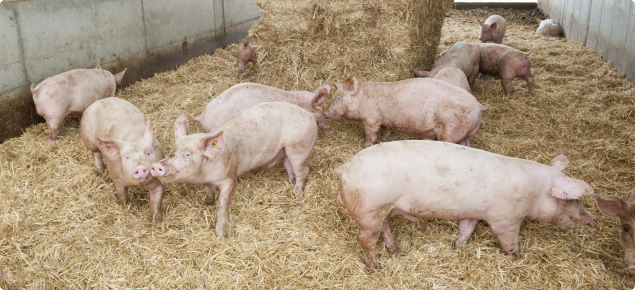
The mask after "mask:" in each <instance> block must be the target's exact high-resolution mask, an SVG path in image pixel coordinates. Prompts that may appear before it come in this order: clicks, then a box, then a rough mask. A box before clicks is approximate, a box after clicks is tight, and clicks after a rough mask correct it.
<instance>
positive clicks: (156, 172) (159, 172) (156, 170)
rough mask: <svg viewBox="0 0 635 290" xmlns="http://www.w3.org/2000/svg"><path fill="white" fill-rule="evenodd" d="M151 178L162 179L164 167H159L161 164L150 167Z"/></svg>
mask: <svg viewBox="0 0 635 290" xmlns="http://www.w3.org/2000/svg"><path fill="white" fill-rule="evenodd" d="M151 171H152V176H154V177H162V176H163V175H165V167H163V165H161V163H154V164H152V167H151Z"/></svg>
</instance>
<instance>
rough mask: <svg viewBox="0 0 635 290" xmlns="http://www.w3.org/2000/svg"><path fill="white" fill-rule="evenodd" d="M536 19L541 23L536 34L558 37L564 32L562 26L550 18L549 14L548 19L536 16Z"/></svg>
mask: <svg viewBox="0 0 635 290" xmlns="http://www.w3.org/2000/svg"><path fill="white" fill-rule="evenodd" d="M536 21H537V22H538V24H539V25H538V29H536V34H544V35H547V36H553V37H558V36H560V34H561V33H562V28H560V25H558V23H556V22H555V21H553V20H552V19H551V18H549V15H547V19H544V20H543V19H540V18H536Z"/></svg>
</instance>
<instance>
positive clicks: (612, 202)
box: [595, 193, 635, 274]
mask: <svg viewBox="0 0 635 290" xmlns="http://www.w3.org/2000/svg"><path fill="white" fill-rule="evenodd" d="M595 197H596V198H597V203H598V207H600V210H602V212H603V213H605V214H606V215H608V216H616V217H619V218H620V223H621V224H622V226H621V228H620V238H619V242H620V245H622V248H623V249H624V251H625V253H624V260H625V261H626V265H628V272H630V273H631V274H635V235H634V234H633V233H634V232H635V193H633V195H632V196H631V198H630V199H629V200H628V201H626V202H625V201H623V200H621V199H619V198H615V197H608V196H607V197H604V196H600V195H595Z"/></svg>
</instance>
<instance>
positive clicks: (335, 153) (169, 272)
mask: <svg viewBox="0 0 635 290" xmlns="http://www.w3.org/2000/svg"><path fill="white" fill-rule="evenodd" d="M449 14H450V17H448V18H446V19H445V24H444V27H443V30H442V36H441V42H440V46H439V48H438V50H437V53H438V52H441V51H443V50H445V49H447V48H449V47H450V46H451V45H452V44H454V43H455V42H456V41H469V42H476V41H477V35H478V29H479V27H478V25H477V24H476V22H475V16H480V17H481V18H484V17H485V18H486V17H487V16H488V15H491V14H499V15H502V16H503V17H505V18H506V19H507V20H508V26H507V29H508V31H507V33H506V35H507V38H506V39H505V44H508V45H510V46H513V47H516V48H518V49H520V50H522V51H528V50H531V51H532V54H531V56H530V59H531V61H532V71H533V73H534V75H535V77H536V83H535V91H534V93H533V95H530V94H529V93H528V91H527V87H526V84H525V82H524V81H520V80H515V81H514V86H515V88H516V90H515V91H514V93H513V94H510V95H506V94H504V92H503V89H502V87H501V86H500V82H499V81H497V80H493V79H486V80H477V81H476V84H475V86H474V87H473V90H472V92H473V94H474V96H475V97H476V98H477V99H478V100H479V101H480V102H482V103H484V102H485V101H486V100H489V101H490V103H491V107H490V109H489V110H488V111H486V112H485V113H484V114H483V120H482V122H481V129H480V131H479V132H478V133H477V134H476V136H475V138H474V139H473V142H472V145H473V146H474V147H475V148H480V149H484V150H488V151H492V152H495V153H499V154H504V155H508V156H513V157H519V158H526V159H530V160H535V161H538V162H543V163H546V162H548V161H549V160H551V158H553V157H554V156H556V155H558V154H561V153H562V154H565V155H567V157H568V158H569V160H570V161H571V163H570V164H569V167H568V168H567V169H566V171H565V173H566V174H567V175H569V176H571V177H574V178H579V179H582V180H585V181H587V182H589V183H590V184H591V185H592V186H593V188H594V189H595V190H596V192H597V193H598V194H602V195H609V196H616V197H621V198H627V197H628V196H629V195H630V193H631V191H632V184H633V181H634V177H635V175H634V172H633V169H632V168H633V165H634V162H633V156H632V154H633V153H632V152H633V151H634V150H635V148H634V147H635V146H634V144H633V140H635V126H634V123H635V122H634V118H635V114H633V111H634V110H635V87H634V86H633V84H632V83H630V82H629V81H628V80H627V79H626V78H625V77H624V76H623V75H622V74H620V73H619V72H618V71H617V70H616V69H615V68H613V67H612V66H611V65H610V64H608V63H605V62H603V61H602V59H601V57H600V55H598V54H597V53H595V52H593V51H591V50H589V49H587V48H585V47H583V46H580V45H579V44H577V43H574V42H570V41H567V40H566V39H564V38H552V37H545V36H539V35H536V34H535V30H536V27H537V24H534V22H533V18H534V17H535V16H538V17H543V15H540V14H539V12H538V10H499V9H496V10H494V9H489V10H471V11H455V10H450V12H449ZM356 29H357V27H356ZM322 48H323V47H312V46H307V47H303V49H304V51H307V53H310V54H311V55H315V54H317V52H316V51H315V50H320V49H322ZM236 50H237V46H236V45H232V46H230V47H228V48H226V49H219V50H216V51H215V52H214V54H212V55H207V56H202V57H199V58H196V59H192V60H191V61H189V62H188V63H187V64H186V65H183V66H181V67H179V68H178V69H176V70H174V71H169V72H165V73H161V74H157V75H156V76H155V77H153V78H150V79H147V80H143V81H140V82H138V83H136V84H134V85H132V86H130V87H129V88H126V89H124V90H121V91H119V92H118V93H117V96H118V97H121V98H124V99H127V100H129V101H131V102H132V103H133V104H135V105H136V106H138V107H139V108H140V109H141V110H142V111H143V112H144V113H146V114H147V115H148V116H149V117H150V118H151V119H152V121H153V125H154V132H155V134H156V136H157V138H158V139H159V141H160V142H161V143H162V144H163V145H164V147H165V148H166V151H168V153H169V152H170V151H171V150H172V144H173V136H172V135H173V133H172V123H173V122H174V120H175V118H176V117H177V116H178V115H179V114H181V113H184V114H187V115H189V114H191V113H195V114H198V113H200V112H201V111H202V110H203V108H204V106H205V105H206V104H207V103H208V102H209V101H210V100H212V99H213V98H214V97H215V96H218V95H219V94H220V93H221V92H223V91H224V90H225V89H227V88H229V87H231V86H232V85H234V84H236V83H237V81H238V80H237V79H236V66H235V65H236V59H235V56H236ZM266 58H267V57H265V59H266ZM332 58H335V57H332ZM298 59H300V58H298ZM283 64H284V65H280V67H279V69H280V70H286V69H287V68H289V67H288V66H287V65H286V64H288V62H283ZM267 65H268V66H269V67H270V68H268V69H267V70H264V69H265V68H266V66H265V65H264V64H263V67H262V69H261V70H260V72H259V74H258V75H255V74H254V72H253V71H251V68H252V66H251V65H248V66H249V67H248V69H247V74H246V75H245V77H244V78H243V80H242V81H243V82H259V83H267V84H270V85H273V86H277V87H283V88H297V89H301V90H313V89H314V88H315V87H316V86H317V85H318V84H320V83H322V82H327V81H329V80H327V79H307V81H306V82H305V81H304V80H303V79H301V78H300V81H298V79H296V78H287V77H280V78H279V79H275V78H273V76H270V75H267V74H266V73H268V74H273V75H275V76H282V74H275V73H274V71H273V68H274V67H275V65H276V64H275V63H270V64H267ZM303 65H304V66H303V67H302V70H301V72H307V71H320V70H322V69H323V68H322V67H323V66H325V65H328V63H326V64H325V63H314V64H309V63H306V62H305V63H304V64H303ZM360 65H367V64H365V63H361V64H360ZM385 65H386V66H387V70H388V71H393V72H395V71H397V70H396V69H391V68H390V67H388V63H387V64H385ZM397 65H399V64H395V66H397ZM418 68H425V67H418ZM353 69H357V66H351V68H350V69H348V71H347V72H346V73H350V72H351V70H353ZM410 69H411V68H408V71H409V70H410ZM346 73H345V72H343V71H340V72H339V75H336V74H334V76H333V80H334V81H338V80H339V81H341V80H342V79H343V78H345V77H346ZM367 73H369V74H368V75H367V76H366V78H365V80H368V81H378V80H387V79H390V78H389V77H386V76H385V75H382V73H383V72H376V71H375V70H370V71H367ZM299 76H301V75H299ZM318 77H319V78H321V77H322V76H318ZM375 78H376V79H375ZM328 122H329V125H330V126H331V129H329V130H325V131H320V133H319V139H318V142H317V145H316V147H315V149H314V151H313V153H312V156H311V158H310V160H309V168H310V174H309V178H308V182H307V185H306V190H305V196H304V197H302V198H296V197H295V195H294V193H293V186H292V185H290V184H288V182H287V181H286V180H287V174H286V172H285V169H284V167H283V166H282V165H281V164H278V165H276V166H275V167H273V168H269V169H258V170H254V171H251V172H248V173H246V174H244V175H242V176H240V177H239V178H238V186H237V189H236V195H235V196H234V198H233V203H232V206H231V211H230V214H229V222H230V237H229V238H228V239H222V240H221V239H217V238H216V237H215V236H214V230H213V228H212V229H210V228H209V226H210V225H213V224H214V223H215V219H216V209H215V207H214V206H204V205H203V200H204V189H203V188H201V187H198V186H193V185H189V184H182V183H179V184H169V185H168V186H167V191H166V195H165V199H164V208H165V214H164V221H163V224H162V225H160V226H155V225H153V224H152V222H151V219H150V216H149V209H148V194H147V192H146V191H145V190H143V189H133V190H131V192H130V194H131V199H130V203H129V204H128V205H126V206H125V207H122V206H119V205H118V204H117V198H116V195H115V190H114V187H113V185H112V181H111V180H110V178H109V177H108V175H107V174H103V175H97V174H95V173H94V169H93V163H92V155H91V154H90V153H89V152H88V151H87V150H86V149H85V148H84V145H83V144H82V142H81V138H80V132H79V122H78V121H77V120H73V119H67V120H66V122H65V124H64V127H63V128H62V131H61V136H60V137H59V139H58V141H57V144H56V145H55V146H52V147H49V146H47V145H46V127H45V125H44V124H39V125H36V126H33V127H31V128H28V129H27V130H26V132H25V133H24V135H23V136H21V137H18V138H13V139H10V140H8V141H7V142H5V143H4V144H1V145H0V205H1V206H0V265H2V266H3V268H4V273H5V280H3V281H2V282H0V287H2V288H3V289H17V288H27V287H28V288H33V289H54V288H64V289H66V288H100V289H102V288H103V289H106V288H117V289H121V288H150V289H169V288H185V289H191V288H208V289H209V288H213V289H229V288H232V289H235V288H242V289H262V288H266V289H283V288H287V289H307V288H311V289H318V288H329V289H331V288H344V289H388V288H390V289H503V288H514V289H552V288H564V289H632V288H633V286H634V285H635V278H634V277H633V276H631V275H629V274H628V272H627V271H626V265H625V264H624V262H623V251H622V250H621V248H620V246H619V244H618V242H617V234H618V231H619V228H620V227H619V224H618V221H617V220H616V219H612V218H608V217H606V216H604V215H603V214H602V213H601V212H600V211H599V210H598V208H597V206H596V205H595V200H594V198H593V197H585V198H583V199H582V203H583V205H584V206H585V207H586V208H587V209H589V211H590V212H591V213H592V214H594V215H596V220H594V221H593V222H591V223H590V224H589V225H588V226H587V227H584V228H579V229H575V230H561V229H557V228H556V227H554V226H552V225H549V224H545V223H539V222H534V221H526V222H524V223H523V225H522V228H521V231H520V236H519V242H520V247H521V256H522V257H521V258H520V259H517V260H512V259H511V258H510V257H509V256H507V255H506V254H504V253H503V251H502V249H501V248H500V246H499V244H498V241H497V240H496V237H495V236H494V235H493V234H492V232H491V230H490V228H489V227H488V226H487V225H486V224H484V223H479V225H478V226H477V227H476V230H475V232H474V234H473V236H472V238H471V240H470V242H469V244H468V245H467V246H465V247H460V248H457V249H453V248H452V246H451V243H452V241H453V240H454V239H455V238H456V236H457V233H458V226H457V222H455V221H443V220H427V221H426V220H424V221H421V222H418V223H413V222H410V221H408V220H406V219H404V218H402V217H398V216H395V217H391V219H390V223H391V227H392V229H393V233H394V236H395V238H396V239H397V242H398V245H399V247H400V248H401V249H402V253H400V254H397V255H391V254H389V253H387V251H386V250H385V249H384V245H383V242H381V241H380V242H379V243H378V244H377V249H378V255H377V258H378V263H379V269H378V270H377V271H376V272H374V273H369V272H367V271H366V270H365V266H364V263H363V259H362V252H361V249H360V247H359V245H358V243H357V238H356V236H357V224H356V223H355V221H353V220H352V219H351V218H350V216H349V215H348V213H347V212H346V210H344V209H343V208H342V207H340V206H339V205H338V204H337V202H336V201H335V194H336V190H337V185H338V183H339V179H338V177H337V176H336V175H335V174H333V173H331V172H330V171H329V167H330V166H338V165H341V164H342V163H344V162H346V161H347V160H349V159H350V158H351V157H352V156H353V155H354V154H355V153H357V152H359V151H360V150H361V149H362V148H363V144H364V131H363V129H362V126H361V125H360V123H358V122H352V121H328ZM190 126H191V128H190V130H191V131H192V132H200V131H201V128H200V126H199V125H198V124H195V122H191V125H190ZM386 134H387V135H386V136H385V137H384V141H394V140H402V139H408V137H407V136H405V135H404V134H401V133H398V132H395V131H391V130H387V132H386Z"/></svg>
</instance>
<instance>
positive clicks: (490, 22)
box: [476, 15, 507, 43]
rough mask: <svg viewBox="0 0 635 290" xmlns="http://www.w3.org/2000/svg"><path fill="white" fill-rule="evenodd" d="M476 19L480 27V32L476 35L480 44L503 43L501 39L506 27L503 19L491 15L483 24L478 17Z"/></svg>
mask: <svg viewBox="0 0 635 290" xmlns="http://www.w3.org/2000/svg"><path fill="white" fill-rule="evenodd" d="M476 19H477V20H478V24H480V25H481V32H480V33H479V35H478V40H480V41H481V42H488V41H491V42H494V43H503V38H504V37H505V27H506V26H507V21H505V18H503V17H500V16H498V15H492V16H490V17H488V18H487V20H485V23H483V22H482V21H481V19H480V18H478V17H477V18H476Z"/></svg>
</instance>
